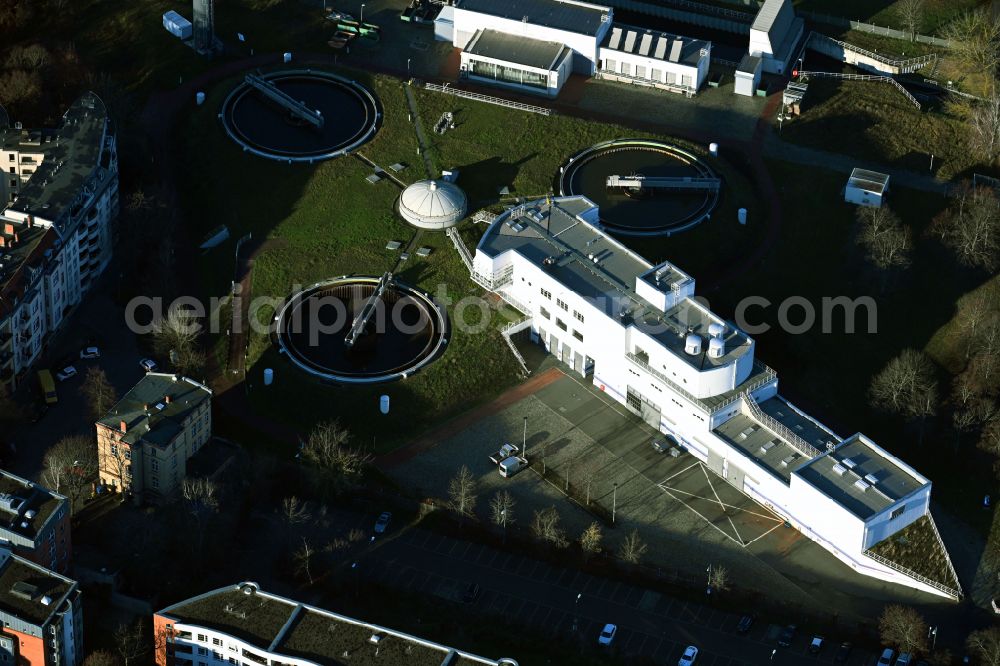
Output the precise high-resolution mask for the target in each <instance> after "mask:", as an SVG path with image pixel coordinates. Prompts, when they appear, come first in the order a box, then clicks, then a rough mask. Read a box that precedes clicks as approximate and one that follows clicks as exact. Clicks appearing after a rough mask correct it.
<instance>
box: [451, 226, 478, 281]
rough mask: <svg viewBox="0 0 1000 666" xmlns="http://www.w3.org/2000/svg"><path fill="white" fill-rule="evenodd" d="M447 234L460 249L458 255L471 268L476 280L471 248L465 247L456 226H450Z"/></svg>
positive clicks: (470, 270)
mask: <svg viewBox="0 0 1000 666" xmlns="http://www.w3.org/2000/svg"><path fill="white" fill-rule="evenodd" d="M445 234H447V235H448V238H450V239H451V242H452V244H454V246H455V249H456V250H457V251H458V256H459V257H460V258H461V259H462V263H463V264H465V267H466V268H467V269H469V273H471V274H472V276H473V277H472V279H473V280H475V275H476V273H475V271H474V270H473V268H472V254H471V253H470V252H469V248H467V247H465V243H463V242H462V237H461V236H459V235H458V231H456V230H455V227H450V228H448V229H447V230H446V231H445Z"/></svg>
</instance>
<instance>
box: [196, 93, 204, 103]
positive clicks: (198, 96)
mask: <svg viewBox="0 0 1000 666" xmlns="http://www.w3.org/2000/svg"><path fill="white" fill-rule="evenodd" d="M194 103H195V104H197V105H198V106H201V105H202V104H204V103H205V93H203V92H196V93H195V94H194Z"/></svg>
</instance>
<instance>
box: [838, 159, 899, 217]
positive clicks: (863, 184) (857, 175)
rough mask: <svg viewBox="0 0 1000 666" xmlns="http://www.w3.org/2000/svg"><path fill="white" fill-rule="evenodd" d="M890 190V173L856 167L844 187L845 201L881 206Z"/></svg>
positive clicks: (861, 204) (859, 204) (860, 204)
mask: <svg viewBox="0 0 1000 666" xmlns="http://www.w3.org/2000/svg"><path fill="white" fill-rule="evenodd" d="M888 191H889V174H886V173H878V172H876V171H868V170H867V169H857V168H856V169H854V170H853V171H851V177H850V178H849V179H848V180H847V187H845V188H844V201H846V202H847V203H852V204H856V205H858V206H874V207H875V208H881V206H882V199H883V198H884V197H885V194H886V192H888Z"/></svg>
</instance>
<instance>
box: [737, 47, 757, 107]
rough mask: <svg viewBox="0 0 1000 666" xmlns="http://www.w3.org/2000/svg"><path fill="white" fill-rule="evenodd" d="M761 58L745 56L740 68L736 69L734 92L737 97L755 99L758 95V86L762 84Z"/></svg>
mask: <svg viewBox="0 0 1000 666" xmlns="http://www.w3.org/2000/svg"><path fill="white" fill-rule="evenodd" d="M763 64H764V63H763V60H761V57H760V56H756V55H750V54H749V53H748V54H746V55H745V56H743V60H741V61H740V66H739V67H737V68H736V80H735V87H734V89H733V92H734V93H736V94H737V95H745V96H747V97H753V96H754V95H756V94H757V84H759V83H760V71H761V68H762V66H763Z"/></svg>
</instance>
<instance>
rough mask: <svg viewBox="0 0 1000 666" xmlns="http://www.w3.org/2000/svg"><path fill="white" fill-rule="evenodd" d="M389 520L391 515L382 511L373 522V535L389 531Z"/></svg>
mask: <svg viewBox="0 0 1000 666" xmlns="http://www.w3.org/2000/svg"><path fill="white" fill-rule="evenodd" d="M391 520H392V514H391V513H389V512H388V511H383V512H382V513H381V514H380V515H379V517H378V519H377V520H376V521H375V534H385V531H386V530H387V529H389V521H391Z"/></svg>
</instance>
